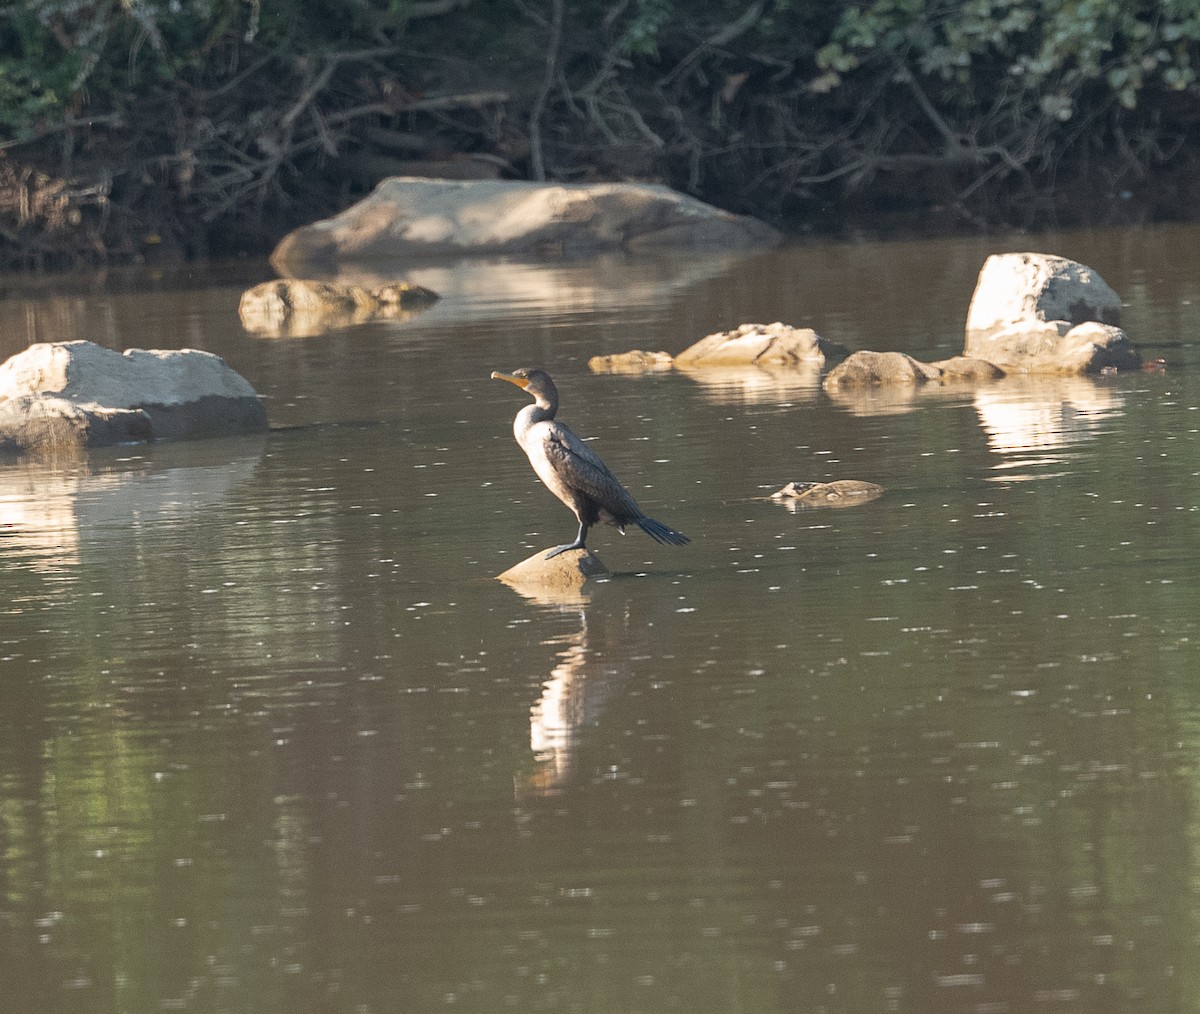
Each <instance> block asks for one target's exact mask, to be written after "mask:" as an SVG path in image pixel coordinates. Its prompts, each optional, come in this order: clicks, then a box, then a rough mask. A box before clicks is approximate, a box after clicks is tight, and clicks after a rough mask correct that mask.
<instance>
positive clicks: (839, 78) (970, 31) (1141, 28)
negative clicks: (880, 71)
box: [817, 0, 1200, 119]
mask: <svg viewBox="0 0 1200 1014" xmlns="http://www.w3.org/2000/svg"><path fill="white" fill-rule="evenodd" d="M1197 41H1200V3H1197V0H1167V2H1162V3H1159V2H1148V0H1147V2H1141V3H1129V2H1128V0H968V2H966V3H961V2H955V0H874V2H872V3H867V4H864V5H860V6H853V7H849V8H847V9H846V10H845V11H844V13H843V14H842V16H841V19H840V20H839V22H838V24H837V26H836V28H835V29H834V31H833V33H832V35H831V38H830V39H829V41H828V42H827V43H826V45H825V46H823V47H822V48H821V50H820V51H819V52H818V54H817V66H818V68H819V69H820V70H822V71H824V72H825V73H826V77H825V78H824V79H823V85H824V90H829V89H831V88H834V87H837V86H839V85H842V84H844V83H845V82H846V81H847V80H848V76H849V75H851V74H852V73H854V72H856V71H866V70H869V69H870V68H871V67H872V66H880V65H883V66H889V65H890V66H893V67H895V68H897V69H899V68H903V69H904V70H905V71H906V72H915V73H917V74H919V75H921V76H922V77H924V78H927V79H929V80H930V81H932V82H936V83H940V84H941V85H943V86H946V88H945V92H944V94H946V95H951V96H954V97H956V98H957V101H958V102H959V103H960V104H973V103H986V102H987V101H988V100H989V98H990V96H989V95H988V94H985V93H984V92H986V91H987V90H988V89H991V88H994V87H995V86H996V83H997V82H998V81H1003V80H1004V79H1006V78H1007V83H1008V86H1009V87H1011V88H1012V89H1013V90H1014V91H1020V92H1024V93H1026V94H1033V93H1037V94H1038V95H1039V97H1040V99H1042V100H1045V101H1042V102H1041V105H1042V106H1043V107H1044V108H1046V109H1050V110H1053V114H1054V115H1055V116H1056V117H1057V118H1058V119H1069V118H1070V117H1071V116H1072V115H1073V112H1074V107H1075V102H1076V99H1077V97H1078V96H1079V95H1080V93H1081V92H1082V91H1084V90H1085V89H1100V90H1101V91H1102V92H1107V94H1108V97H1109V99H1110V100H1115V102H1117V103H1118V104H1119V105H1120V106H1121V107H1123V108H1125V109H1133V108H1135V107H1136V106H1137V105H1138V103H1139V100H1140V98H1141V97H1142V96H1143V95H1144V94H1146V93H1149V92H1153V91H1155V90H1166V91H1180V90H1183V89H1186V88H1188V87H1189V86H1191V85H1192V84H1193V83H1194V82H1195V81H1196V73H1197V67H1198V66H1200V53H1198V51H1197V47H1196V43H1197Z"/></svg>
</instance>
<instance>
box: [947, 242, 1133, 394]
mask: <svg viewBox="0 0 1200 1014" xmlns="http://www.w3.org/2000/svg"><path fill="white" fill-rule="evenodd" d="M1120 323H1121V299H1120V297H1119V296H1118V295H1117V294H1116V292H1114V291H1113V290H1112V288H1111V287H1110V286H1109V285H1108V283H1107V282H1105V281H1104V279H1103V278H1101V277H1100V275H1099V273H1097V272H1096V271H1095V270H1093V269H1092V268H1090V267H1088V266H1087V265H1086V264H1080V263H1079V262H1078V261H1073V260H1068V259H1067V258H1065V257H1056V256H1054V255H1051V254H1040V253H1006V254H993V255H992V256H991V257H989V258H988V259H987V261H985V262H984V265H983V269H982V270H981V271H980V272H979V280H978V282H977V283H976V286H975V294H974V295H973V296H972V298H971V306H970V309H969V310H968V311H967V325H966V338H965V341H964V343H963V355H965V356H973V357H976V358H979V359H986V360H987V361H988V362H991V363H995V364H996V365H998V366H1000V367H1003V368H1004V369H1005V370H1007V371H1011V372H1022V373H1092V372H1098V371H1099V370H1102V369H1106V368H1113V369H1136V368H1137V367H1138V365H1139V364H1140V362H1141V357H1140V356H1139V355H1138V352H1137V350H1136V348H1134V346H1133V343H1132V342H1130V340H1129V338H1128V337H1127V336H1126V335H1125V332H1124V331H1122V330H1121V329H1120ZM1079 328H1083V329H1084V330H1082V331H1081V330H1078V329H1079Z"/></svg>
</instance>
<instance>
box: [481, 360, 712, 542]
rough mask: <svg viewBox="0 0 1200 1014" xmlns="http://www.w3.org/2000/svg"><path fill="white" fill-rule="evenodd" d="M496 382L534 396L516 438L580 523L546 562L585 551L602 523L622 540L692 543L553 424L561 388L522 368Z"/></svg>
mask: <svg viewBox="0 0 1200 1014" xmlns="http://www.w3.org/2000/svg"><path fill="white" fill-rule="evenodd" d="M492 379H493V380H507V381H508V382H509V383H510V384H516V385H517V387H519V388H522V389H523V390H524V391H525V393H526V394H529V395H532V396H533V404H532V405H526V406H525V407H524V408H523V409H521V411H520V412H518V413H517V417H516V418H515V419H514V420H513V436H515V437H516V438H517V443H518V444H520V445H521V449H522V450H523V451H524V452H525V454H526V456H527V457H528V458H529V463H530V464H531V465H532V466H533V470H534V471H535V472H537V474H538V478H539V479H541V480H542V482H543V483H544V484H545V485H546V488H547V489H549V490H550V492H551V493H553V494H554V495H555V496H556V497H558V498H559V499H560V500H561V501H562V502H563V503H565V504H566V505H567V506H568V507H570V508H571V510H572V511H573V512H574V514H575V517H576V518H578V519H579V534H578V535H577V536H576V537H575V541H574V542H568V543H567V544H566V545H565V546H557V547H555V548H554V549H552V550H550V552H548V553H547V554H546V559H547V560H549V559H550V558H551V557H554V556H558V554H559V553H565V552H566V551H567V550H569V549H586V548H587V546H586V545H585V542H586V540H587V533H588V529H589V528H591V527H592V525H595V524H597V523H599V522H601V521H603V522H604V523H605V524H609V525H615V526H616V527H617V528H619V529H620V530H621V534H622V535H624V534H625V526H626V525H631V524H633V525H637V526H638V527H639V528H640V529H641V530H642V531H643V532H645V533H646V534H647V535H649V536H650V538H652V539H654V540H655V541H656V542H665V543H670V544H671V545H673V546H682V545H684V544H685V543H687V542H690V541H691V540H690V539H689V538H688V537H687V536H686V535H684V534H683V533H682V532H677V531H675V529H674V528H671V527H670V526H668V525H664V524H663V523H662V522H661V521H655V520H654V518H651V517H647V516H646V513H645V511H643V510H642V508H641V507H639V506H638V504H637V501H636V500H634V498H633V496H632V495H631V494H630V492H629V490H627V489H626V488H625V487H624V486H622V485H621V484H620V482H618V481H617V478H616V476H614V475H613V474H612V472H610V471H609V470H608V466H607V465H606V464H604V462H603V461H601V460H600V456H599V455H598V454H596V452H595V451H593V450H592V449H591V448H590V447H588V446H587V444H585V443H584V442H583V441H582V440H580V439H579V437H577V436H576V435H575V434H574V433H572V432H571V430H570V429H569V428H568V427H567V426H566V425H565V424H564V423H561V422H558V421H557V420H556V419H555V418H554V416H555V415H556V414H557V412H558V388H556V387H555V386H554V381H553V380H551V379H550V375H549V374H548V373H546V372H545V371H544V370H532V369H525V368H522V369H519V370H514V371H513V372H512V373H499V372H493V373H492Z"/></svg>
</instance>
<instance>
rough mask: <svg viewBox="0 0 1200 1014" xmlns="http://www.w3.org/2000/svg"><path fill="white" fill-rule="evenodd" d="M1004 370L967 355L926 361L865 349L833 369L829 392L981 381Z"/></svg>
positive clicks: (830, 373)
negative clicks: (858, 388) (848, 389)
mask: <svg viewBox="0 0 1200 1014" xmlns="http://www.w3.org/2000/svg"><path fill="white" fill-rule="evenodd" d="M1003 376H1004V371H1003V370H1001V369H1000V368H999V367H998V366H996V365H994V364H993V363H989V362H985V361H984V360H982V359H974V358H971V357H967V356H954V357H952V358H950V359H941V360H939V361H937V362H934V363H923V362H921V361H920V360H919V359H914V358H913V357H912V356H910V355H906V354H905V353H903V352H871V351H868V350H866V349H863V350H861V351H859V352H854V353H852V354H851V355H850V356H849V358H847V359H846V360H845V361H843V362H841V363H839V364H838V365H837V366H835V367H834V368H833V369H832V370H830V371H829V374H828V376H826V378H825V382H824V387H825V389H826V390H827V391H833V390H838V389H841V388H850V387H884V386H889V385H901V386H908V387H915V386H918V385H921V384H929V383H937V384H947V383H951V382H955V381H963V382H973V383H981V382H988V381H992V380H998V379H999V378H1001V377H1003Z"/></svg>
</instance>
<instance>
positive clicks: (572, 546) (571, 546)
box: [543, 539, 587, 560]
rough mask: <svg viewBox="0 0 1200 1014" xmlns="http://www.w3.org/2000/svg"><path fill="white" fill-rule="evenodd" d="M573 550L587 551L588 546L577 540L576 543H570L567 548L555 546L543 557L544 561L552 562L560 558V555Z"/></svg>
mask: <svg viewBox="0 0 1200 1014" xmlns="http://www.w3.org/2000/svg"><path fill="white" fill-rule="evenodd" d="M571 549H587V546H585V545H584V544H583V543H582V542H580V541H579V540H578V539H576V540H575V541H574V542H568V543H567V544H566V545H565V546H555V547H554V548H553V549H552V550H550V552H548V553H547V554H546V555H545V556H544V557H543V559H545V560H552V559H554V557H556V556H558V554H559V553H565V552H567V551H568V550H571Z"/></svg>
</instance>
